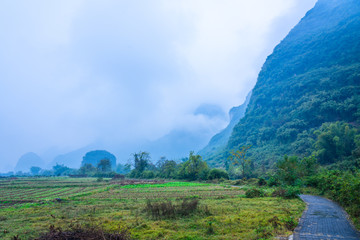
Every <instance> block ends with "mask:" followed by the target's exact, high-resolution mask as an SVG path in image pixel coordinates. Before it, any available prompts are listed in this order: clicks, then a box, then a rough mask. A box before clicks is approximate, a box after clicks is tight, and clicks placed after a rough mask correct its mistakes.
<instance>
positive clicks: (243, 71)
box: [0, 0, 315, 171]
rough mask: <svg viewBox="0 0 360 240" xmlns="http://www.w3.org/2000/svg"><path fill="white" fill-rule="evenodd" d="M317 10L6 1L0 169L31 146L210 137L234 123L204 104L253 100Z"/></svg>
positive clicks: (245, 4)
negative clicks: (280, 50) (181, 134)
mask: <svg viewBox="0 0 360 240" xmlns="http://www.w3.org/2000/svg"><path fill="white" fill-rule="evenodd" d="M314 3H315V0H307V1H303V0H302V1H300V0H273V1H268V0H255V1H237V0H227V1H217V0H211V1H209V0H197V1H193V0H191V1H190V0H185V1H184V0H182V1H180V0H175V1H167V0H153V1H140V2H139V1H137V2H136V3H135V2H134V1H116V0H106V1H101V2H100V1H84V0H78V1H75V0H71V1H70V0H68V1H58V2H52V1H46V0H42V1H40V0H35V1H25V0H23V1H21V0H15V1H2V2H1V3H0V31H1V32H2V39H1V40H0V43H1V44H0V53H1V54H0V84H1V88H0V102H1V105H0V132H1V135H0V144H1V146H2V147H1V148H0V149H1V150H0V163H1V166H0V171H7V170H11V169H12V168H13V167H14V166H15V164H16V161H17V159H18V158H19V157H20V156H21V155H22V154H24V153H26V152H30V151H32V152H36V153H38V154H45V153H46V152H49V151H48V150H49V149H52V152H53V155H54V154H55V153H57V154H60V153H65V152H66V151H71V150H74V149H77V148H81V147H83V146H87V145H89V144H92V143H94V142H101V143H102V145H103V146H105V147H106V146H107V145H109V146H110V145H111V146H112V148H116V147H114V146H116V145H117V146H120V145H121V144H127V143H129V142H136V141H142V140H146V139H148V140H155V139H158V138H160V137H162V136H164V135H166V134H167V133H169V132H171V131H172V130H174V129H184V128H185V129H194V128H196V127H198V126H201V127H202V129H207V130H208V131H209V134H208V135H209V136H210V135H211V134H213V133H215V132H217V131H219V130H220V129H221V128H223V127H224V126H225V125H226V120H227V119H224V118H209V117H204V116H203V115H199V114H194V112H195V111H196V109H197V108H199V107H200V106H202V105H216V106H218V107H219V108H221V109H222V110H223V111H224V112H227V111H228V110H229V109H230V108H231V107H232V106H236V105H239V104H241V103H242V102H243V101H244V99H245V96H246V94H247V93H248V92H249V91H250V90H251V89H252V87H253V86H254V85H255V83H256V77H257V74H258V72H259V70H260V68H261V65H262V63H263V62H264V61H265V58H266V56H267V55H268V54H270V53H271V51H272V49H273V47H274V46H275V45H276V44H277V43H278V42H279V41H280V40H281V39H282V38H283V37H284V36H285V35H286V33H287V32H288V31H289V30H290V29H291V28H292V27H293V26H294V25H295V24H296V23H297V22H298V21H299V20H300V18H301V17H302V16H303V15H304V14H305V12H306V11H307V10H309V9H310V8H311V7H312V6H313V5H314ZM281 19H286V22H284V21H281ZM279 26H281V27H279ZM204 131H205V130H204ZM45 155H46V154H45ZM49 156H52V155H51V154H49ZM47 160H51V159H47Z"/></svg>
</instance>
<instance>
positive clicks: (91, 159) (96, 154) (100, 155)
mask: <svg viewBox="0 0 360 240" xmlns="http://www.w3.org/2000/svg"><path fill="white" fill-rule="evenodd" d="M103 159H108V160H110V163H111V168H112V169H113V170H115V168H116V157H115V156H114V155H113V154H111V153H109V152H108V151H105V150H95V151H90V152H88V153H86V154H85V156H84V157H83V160H82V162H81V165H82V166H83V165H85V164H87V163H90V164H92V165H93V166H94V167H97V165H98V163H99V162H100V161H101V160H103Z"/></svg>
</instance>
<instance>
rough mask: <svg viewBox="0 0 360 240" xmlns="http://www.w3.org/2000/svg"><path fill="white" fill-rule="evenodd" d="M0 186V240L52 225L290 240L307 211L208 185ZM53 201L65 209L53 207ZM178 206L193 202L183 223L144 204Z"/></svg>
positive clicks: (137, 235)
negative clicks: (293, 227) (287, 238)
mask: <svg viewBox="0 0 360 240" xmlns="http://www.w3.org/2000/svg"><path fill="white" fill-rule="evenodd" d="M6 181H7V182H6ZM6 181H5V180H0V203H1V202H5V201H6V202H7V203H5V204H0V239H5V240H6V239H11V238H12V237H13V236H14V235H19V237H20V238H21V239H33V238H36V237H38V236H39V235H40V233H43V232H45V231H47V229H48V228H49V226H50V225H54V226H56V227H61V228H63V229H66V228H67V227H68V226H69V225H71V224H72V225H73V224H81V225H83V226H89V227H91V226H92V227H93V226H100V227H102V228H103V229H105V230H108V231H113V230H116V229H124V228H126V229H129V231H130V233H131V235H132V237H133V238H134V239H271V238H273V237H274V236H279V235H289V234H290V233H291V231H290V229H289V228H290V227H289V226H290V225H291V224H292V222H295V224H296V219H298V218H300V216H301V213H302V211H303V210H304V208H305V206H304V203H303V202H302V201H300V200H298V199H291V200H285V199H281V198H272V197H262V198H251V199H250V198H245V197H244V194H245V192H244V190H243V189H241V188H237V187H229V186H221V185H214V184H202V183H191V182H168V183H158V184H151V183H142V182H140V183H134V182H132V184H130V185H124V182H120V181H119V182H116V181H105V182H100V183H99V182H96V179H76V180H74V179H67V178H55V179H54V178H47V179H31V178H29V179H14V180H11V181H10V180H6ZM125 184H126V183H125ZM49 185H51V188H50V187H49ZM14 186H16V187H15V188H14ZM21 189H22V190H23V191H26V192H27V196H26V201H28V202H24V203H17V202H16V201H12V200H11V198H10V197H9V196H10V195H11V194H12V192H15V195H16V196H19V195H20V194H21ZM54 189H55V190H54ZM59 196H61V198H62V199H63V201H61V202H57V201H56V200H55V198H57V197H59ZM17 199H19V198H17ZM184 199H197V200H198V202H199V203H198V207H197V209H196V211H194V212H193V213H191V214H190V215H188V216H176V217H173V218H161V219H155V218H153V217H151V216H149V214H147V213H146V211H145V209H146V205H147V203H148V201H149V200H151V202H152V203H156V202H159V203H161V202H168V201H171V202H173V203H174V205H176V206H181V203H182V202H183V201H184Z"/></svg>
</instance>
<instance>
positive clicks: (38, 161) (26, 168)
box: [15, 152, 45, 172]
mask: <svg viewBox="0 0 360 240" xmlns="http://www.w3.org/2000/svg"><path fill="white" fill-rule="evenodd" d="M44 165H45V163H44V160H43V159H42V158H41V157H39V156H38V155H37V154H36V153H33V152H28V153H26V154H24V155H22V156H21V157H20V158H19V160H18V162H17V163H16V166H15V172H18V171H22V172H30V168H31V167H40V168H44Z"/></svg>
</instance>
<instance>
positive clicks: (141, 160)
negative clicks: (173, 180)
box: [130, 151, 151, 178]
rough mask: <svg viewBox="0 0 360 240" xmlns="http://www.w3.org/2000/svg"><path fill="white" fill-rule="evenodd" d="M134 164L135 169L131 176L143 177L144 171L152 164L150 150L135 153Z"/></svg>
mask: <svg viewBox="0 0 360 240" xmlns="http://www.w3.org/2000/svg"><path fill="white" fill-rule="evenodd" d="M132 156H133V160H134V163H133V166H134V169H133V170H132V171H131V173H130V177H135V178H139V177H142V173H143V172H144V171H145V170H146V169H147V168H148V167H149V166H151V162H150V154H149V153H148V152H142V151H140V152H138V153H133V154H132Z"/></svg>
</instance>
